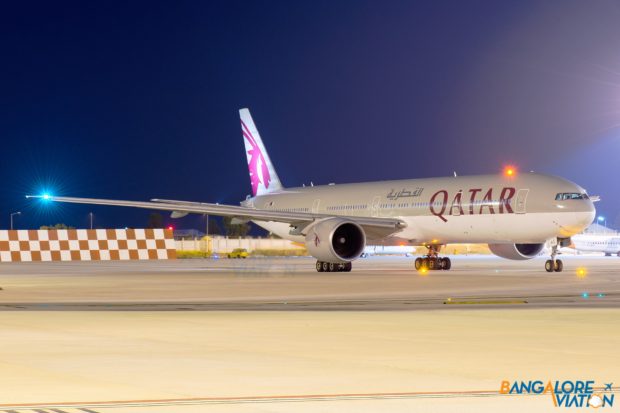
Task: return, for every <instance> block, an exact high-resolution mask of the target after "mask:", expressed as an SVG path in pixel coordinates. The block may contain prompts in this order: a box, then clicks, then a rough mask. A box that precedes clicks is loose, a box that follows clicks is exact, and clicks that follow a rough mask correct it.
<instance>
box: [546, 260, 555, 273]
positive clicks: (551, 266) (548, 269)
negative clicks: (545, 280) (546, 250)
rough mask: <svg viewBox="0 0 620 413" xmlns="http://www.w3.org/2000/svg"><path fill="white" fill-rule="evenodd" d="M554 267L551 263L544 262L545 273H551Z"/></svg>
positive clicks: (548, 261) (549, 261)
mask: <svg viewBox="0 0 620 413" xmlns="http://www.w3.org/2000/svg"><path fill="white" fill-rule="evenodd" d="M554 267H555V265H553V261H551V260H547V261H545V270H546V271H547V272H553V270H554V269H555V268H554Z"/></svg>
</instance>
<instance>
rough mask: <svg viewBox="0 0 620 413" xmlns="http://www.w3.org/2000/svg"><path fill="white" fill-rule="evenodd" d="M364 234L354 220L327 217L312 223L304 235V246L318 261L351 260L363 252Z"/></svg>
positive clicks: (338, 261)
mask: <svg viewBox="0 0 620 413" xmlns="http://www.w3.org/2000/svg"><path fill="white" fill-rule="evenodd" d="M365 246H366V234H365V233H364V230H363V229H362V227H360V226H359V225H358V224H356V223H355V222H351V221H347V220H345V219H341V218H327V219H324V220H322V221H319V222H317V223H316V224H314V225H313V226H312V227H311V228H310V229H309V231H308V234H307V235H306V248H308V252H309V253H310V255H312V256H313V257H314V258H316V259H317V260H319V261H325V262H333V263H345V262H351V261H353V260H355V259H357V258H359V256H360V255H361V254H362V252H364V247H365Z"/></svg>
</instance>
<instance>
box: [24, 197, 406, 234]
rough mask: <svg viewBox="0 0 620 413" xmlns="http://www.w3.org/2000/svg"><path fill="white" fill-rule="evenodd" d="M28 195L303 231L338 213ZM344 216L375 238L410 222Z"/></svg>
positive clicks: (393, 231)
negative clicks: (281, 225)
mask: <svg viewBox="0 0 620 413" xmlns="http://www.w3.org/2000/svg"><path fill="white" fill-rule="evenodd" d="M26 198H40V199H44V200H46V201H53V202H66V203H72V204H87V205H110V206H124V207H132V208H143V209H154V210H160V211H171V212H175V213H177V214H179V213H190V214H208V215H217V216H225V217H234V218H245V219H248V220H253V221H275V222H285V223H289V224H291V227H293V229H294V232H295V233H297V234H300V235H301V234H302V233H303V229H304V228H305V227H307V226H308V225H309V224H311V223H312V222H314V221H316V220H320V219H324V218H332V217H334V215H326V214H314V213H309V212H282V211H269V210H263V209H255V208H249V207H244V206H234V205H220V204H210V203H201V202H186V201H172V200H159V199H158V200H153V201H147V202H145V201H119V200H113V199H96V198H73V197H65V196H51V195H28V196H26ZM338 217H339V218H344V219H347V220H350V221H353V222H355V223H357V224H359V225H360V226H361V227H363V228H364V230H365V231H366V232H367V236H368V237H369V238H371V239H374V238H382V237H384V236H388V235H391V234H394V233H396V232H400V231H401V230H402V229H403V228H405V227H406V226H407V225H406V223H405V222H404V221H402V220H401V219H398V218H378V217H357V216H342V215H338Z"/></svg>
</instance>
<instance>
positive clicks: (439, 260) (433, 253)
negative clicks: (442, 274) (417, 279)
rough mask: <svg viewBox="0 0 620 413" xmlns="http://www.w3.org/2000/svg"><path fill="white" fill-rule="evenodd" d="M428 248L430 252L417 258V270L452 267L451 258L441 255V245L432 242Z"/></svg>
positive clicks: (447, 268)
mask: <svg viewBox="0 0 620 413" xmlns="http://www.w3.org/2000/svg"><path fill="white" fill-rule="evenodd" d="M426 248H428V254H427V255H425V256H424V257H418V258H416V259H415V269H416V270H418V271H419V270H421V269H423V268H426V269H427V270H449V269H450V268H451V267H452V261H450V258H448V257H440V256H439V250H440V249H441V245H435V244H430V245H427V246H426Z"/></svg>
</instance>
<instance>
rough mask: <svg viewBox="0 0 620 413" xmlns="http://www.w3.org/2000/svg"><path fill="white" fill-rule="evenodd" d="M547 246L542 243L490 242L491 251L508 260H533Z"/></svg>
mask: <svg viewBox="0 0 620 413" xmlns="http://www.w3.org/2000/svg"><path fill="white" fill-rule="evenodd" d="M544 247H545V244H544V243H541V244H489V249H490V250H491V252H492V253H493V254H495V255H497V256H498V257H502V258H506V259H508V260H531V259H532V258H535V257H536V256H537V255H538V254H540V252H541V251H542V250H543V248H544Z"/></svg>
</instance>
